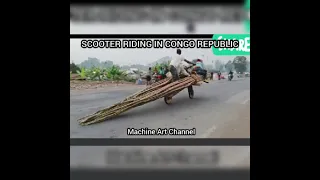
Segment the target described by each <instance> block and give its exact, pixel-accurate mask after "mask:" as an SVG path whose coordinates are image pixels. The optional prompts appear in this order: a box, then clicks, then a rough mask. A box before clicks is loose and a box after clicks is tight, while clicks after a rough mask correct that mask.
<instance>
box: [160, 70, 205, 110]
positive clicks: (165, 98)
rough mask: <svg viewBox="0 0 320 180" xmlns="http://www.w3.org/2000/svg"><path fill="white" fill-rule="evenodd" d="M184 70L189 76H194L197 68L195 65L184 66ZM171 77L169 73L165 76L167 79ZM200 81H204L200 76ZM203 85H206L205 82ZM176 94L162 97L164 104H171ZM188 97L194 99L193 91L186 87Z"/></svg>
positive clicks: (191, 88) (191, 87) (190, 87)
mask: <svg viewBox="0 0 320 180" xmlns="http://www.w3.org/2000/svg"><path fill="white" fill-rule="evenodd" d="M184 68H185V70H186V71H187V72H188V73H190V74H194V73H195V72H196V69H197V68H198V67H196V66H195V65H185V66H184ZM170 76H171V73H170V72H169V73H168V74H167V77H170ZM200 78H201V80H202V81H203V80H204V77H203V76H200ZM205 83H208V82H205ZM200 85H201V84H196V85H195V86H200ZM176 94H177V93H174V94H171V95H169V96H166V97H164V102H165V103H166V104H168V105H169V104H171V103H172V97H173V96H175V95H176ZM188 95H189V98H190V99H193V97H194V90H193V86H192V85H191V86H188Z"/></svg>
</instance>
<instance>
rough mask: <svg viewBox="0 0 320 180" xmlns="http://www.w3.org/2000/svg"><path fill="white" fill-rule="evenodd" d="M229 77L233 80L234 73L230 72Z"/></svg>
mask: <svg viewBox="0 0 320 180" xmlns="http://www.w3.org/2000/svg"><path fill="white" fill-rule="evenodd" d="M228 76H230V77H229V80H231V79H232V78H233V72H232V71H231V70H230V72H229V74H228Z"/></svg>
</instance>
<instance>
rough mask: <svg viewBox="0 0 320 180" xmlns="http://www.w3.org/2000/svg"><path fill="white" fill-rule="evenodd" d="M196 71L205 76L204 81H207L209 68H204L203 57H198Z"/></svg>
mask: <svg viewBox="0 0 320 180" xmlns="http://www.w3.org/2000/svg"><path fill="white" fill-rule="evenodd" d="M196 72H197V74H199V75H202V76H203V79H204V80H203V81H204V82H207V70H205V69H204V67H203V61H202V60H201V59H197V61H196Z"/></svg>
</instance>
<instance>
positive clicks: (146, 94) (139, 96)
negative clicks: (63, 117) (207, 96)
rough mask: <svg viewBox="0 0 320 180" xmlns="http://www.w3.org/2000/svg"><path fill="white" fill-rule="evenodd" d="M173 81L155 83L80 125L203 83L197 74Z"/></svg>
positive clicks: (97, 113)
mask: <svg viewBox="0 0 320 180" xmlns="http://www.w3.org/2000/svg"><path fill="white" fill-rule="evenodd" d="M171 80H172V78H171V77H168V78H166V79H163V80H161V81H158V82H156V83H153V84H152V85H150V86H149V87H147V88H146V89H144V90H141V91H139V92H137V93H135V94H133V95H131V96H129V97H127V98H125V99H124V100H123V101H121V102H119V103H117V104H114V105H112V106H110V107H108V108H105V109H102V110H100V111H98V112H96V113H94V114H91V115H88V116H85V117H83V118H81V119H79V120H78V122H79V124H80V125H83V126H85V125H90V124H95V123H99V122H102V121H106V120H108V119H111V118H113V117H115V116H118V115H119V114H121V113H124V112H126V111H128V110H130V109H132V108H135V107H138V106H141V105H144V104H146V103H149V102H152V101H155V100H157V99H159V98H163V97H173V96H174V95H176V94H177V93H179V92H180V91H182V90H183V89H185V88H187V87H188V86H190V85H195V84H197V83H198V82H199V81H201V78H200V77H199V76H198V75H196V74H192V75H191V76H190V77H185V78H182V79H180V80H178V81H175V82H172V81H171Z"/></svg>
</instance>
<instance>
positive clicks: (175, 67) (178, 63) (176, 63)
mask: <svg viewBox="0 0 320 180" xmlns="http://www.w3.org/2000/svg"><path fill="white" fill-rule="evenodd" d="M183 61H185V62H186V63H188V64H193V65H194V63H192V62H190V61H188V60H186V59H185V58H184V57H183V56H182V55H181V49H177V55H176V57H174V58H173V59H172V60H171V61H170V65H169V71H170V72H171V75H172V80H173V81H177V80H179V79H180V77H179V74H180V73H182V74H183V75H185V76H190V74H189V73H188V72H187V71H186V70H185V69H184V68H183V64H182V62H183Z"/></svg>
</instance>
